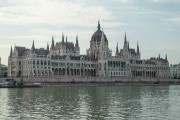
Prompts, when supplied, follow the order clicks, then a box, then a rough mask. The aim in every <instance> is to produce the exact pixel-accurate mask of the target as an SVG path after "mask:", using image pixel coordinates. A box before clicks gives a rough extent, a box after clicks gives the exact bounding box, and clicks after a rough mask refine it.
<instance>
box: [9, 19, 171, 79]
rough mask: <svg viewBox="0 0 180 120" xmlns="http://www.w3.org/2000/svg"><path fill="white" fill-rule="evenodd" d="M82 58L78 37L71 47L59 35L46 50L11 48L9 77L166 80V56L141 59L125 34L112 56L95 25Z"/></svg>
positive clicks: (137, 49) (168, 73)
mask: <svg viewBox="0 0 180 120" xmlns="http://www.w3.org/2000/svg"><path fill="white" fill-rule="evenodd" d="M86 52H87V54H86V55H81V54H80V46H79V41H78V36H77V37H76V42H75V44H74V43H73V42H69V41H68V40H67V37H65V36H64V34H62V40H61V41H59V42H56V43H55V40H54V37H52V43H51V45H49V44H47V47H46V49H44V48H39V49H37V48H36V47H35V42H34V41H33V43H32V47H31V48H25V47H23V46H22V47H20V46H15V47H14V49H12V47H11V50H10V55H9V58H8V76H9V77H42V78H43V77H61V76H62V77H71V76H74V77H85V76H88V77H101V78H102V77H143V78H170V68H169V62H168V59H167V56H166V57H165V58H164V59H163V58H161V57H160V55H159V56H158V57H157V58H155V57H152V58H150V59H147V60H142V59H141V52H140V48H139V45H138V44H137V48H136V49H133V48H131V47H130V46H129V41H127V36H126V33H125V37H124V45H123V48H122V49H119V47H118V43H117V47H116V53H115V55H112V51H111V50H110V49H109V43H108V38H107V37H106V35H105V33H104V31H102V30H101V26H100V23H99V22H98V26H97V30H96V31H95V32H94V34H93V35H92V37H91V40H90V47H89V48H88V49H87V51H86Z"/></svg>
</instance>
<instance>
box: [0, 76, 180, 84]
mask: <svg viewBox="0 0 180 120" xmlns="http://www.w3.org/2000/svg"><path fill="white" fill-rule="evenodd" d="M4 79H5V78H0V82H3V81H4ZM14 79H15V80H16V81H21V80H22V78H14ZM23 82H30V83H96V82H97V83H106V82H107V83H110V82H112V83H115V82H122V83H180V79H170V78H168V79H167V78H132V77H46V78H41V77H37V78H36V77H33V78H23Z"/></svg>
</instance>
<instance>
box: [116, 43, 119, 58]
mask: <svg viewBox="0 0 180 120" xmlns="http://www.w3.org/2000/svg"><path fill="white" fill-rule="evenodd" d="M118 54H119V49H118V42H117V46H116V56H118Z"/></svg>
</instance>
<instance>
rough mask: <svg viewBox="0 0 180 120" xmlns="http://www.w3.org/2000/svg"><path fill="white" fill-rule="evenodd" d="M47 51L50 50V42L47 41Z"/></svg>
mask: <svg viewBox="0 0 180 120" xmlns="http://www.w3.org/2000/svg"><path fill="white" fill-rule="evenodd" d="M47 51H48V52H49V43H47Z"/></svg>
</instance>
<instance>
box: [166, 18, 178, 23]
mask: <svg viewBox="0 0 180 120" xmlns="http://www.w3.org/2000/svg"><path fill="white" fill-rule="evenodd" d="M163 21H165V22H171V23H174V24H180V17H177V18H169V19H164V20H163Z"/></svg>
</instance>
